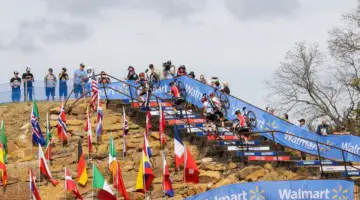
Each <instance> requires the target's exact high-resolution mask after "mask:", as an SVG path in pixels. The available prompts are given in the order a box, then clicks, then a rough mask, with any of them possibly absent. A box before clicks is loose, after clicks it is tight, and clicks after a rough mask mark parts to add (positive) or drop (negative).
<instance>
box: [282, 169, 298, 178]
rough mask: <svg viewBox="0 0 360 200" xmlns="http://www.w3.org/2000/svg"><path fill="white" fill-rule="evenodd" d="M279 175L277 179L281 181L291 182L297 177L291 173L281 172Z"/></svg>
mask: <svg viewBox="0 0 360 200" xmlns="http://www.w3.org/2000/svg"><path fill="white" fill-rule="evenodd" d="M278 173H279V179H281V180H292V179H295V178H296V177H297V174H295V173H293V172H291V171H287V170H286V171H283V172H282V173H280V172H278Z"/></svg>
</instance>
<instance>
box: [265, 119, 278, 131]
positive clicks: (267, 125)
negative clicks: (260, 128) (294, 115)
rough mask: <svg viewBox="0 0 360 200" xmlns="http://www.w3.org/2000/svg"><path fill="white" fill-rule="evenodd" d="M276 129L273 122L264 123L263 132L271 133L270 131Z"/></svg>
mask: <svg viewBox="0 0 360 200" xmlns="http://www.w3.org/2000/svg"><path fill="white" fill-rule="evenodd" d="M277 128H278V127H277V125H276V123H275V121H273V122H272V123H270V122H268V123H266V125H265V128H264V130H266V131H271V130H275V129H277Z"/></svg>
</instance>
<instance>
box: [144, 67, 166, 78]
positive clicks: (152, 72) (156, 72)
mask: <svg viewBox="0 0 360 200" xmlns="http://www.w3.org/2000/svg"><path fill="white" fill-rule="evenodd" d="M149 69H150V76H149V77H151V76H152V75H154V76H153V77H152V79H153V81H154V78H155V77H157V78H158V79H160V80H162V79H163V78H162V76H161V71H160V70H159V69H157V68H155V66H154V65H153V64H150V65H149ZM145 73H148V69H146V70H145ZM160 80H156V79H155V82H156V81H160Z"/></svg>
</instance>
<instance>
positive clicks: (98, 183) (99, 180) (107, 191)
mask: <svg viewBox="0 0 360 200" xmlns="http://www.w3.org/2000/svg"><path fill="white" fill-rule="evenodd" d="M93 188H94V189H95V188H96V189H100V192H99V194H98V196H97V198H98V199H100V200H116V197H115V196H114V193H113V192H112V190H111V188H110V186H109V184H107V182H106V181H105V179H104V177H103V175H102V174H101V173H100V171H99V170H98V168H96V166H95V165H93Z"/></svg>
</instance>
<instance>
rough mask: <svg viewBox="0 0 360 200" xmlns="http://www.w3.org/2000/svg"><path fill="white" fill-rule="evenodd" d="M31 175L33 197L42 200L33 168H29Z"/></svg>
mask: <svg viewBox="0 0 360 200" xmlns="http://www.w3.org/2000/svg"><path fill="white" fill-rule="evenodd" d="M29 177H30V192H31V196H32V198H33V199H35V200H41V198H40V194H39V191H38V190H37V188H36V184H35V182H36V181H35V177H34V174H33V172H32V170H31V169H30V170H29Z"/></svg>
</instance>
